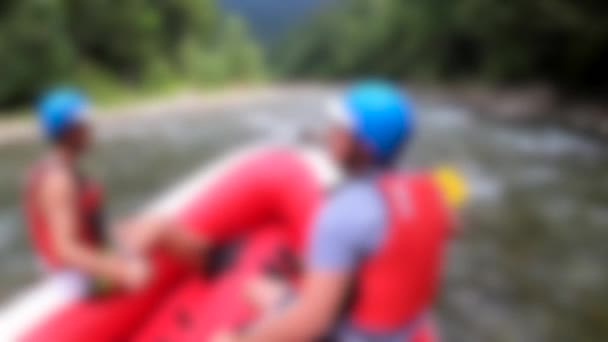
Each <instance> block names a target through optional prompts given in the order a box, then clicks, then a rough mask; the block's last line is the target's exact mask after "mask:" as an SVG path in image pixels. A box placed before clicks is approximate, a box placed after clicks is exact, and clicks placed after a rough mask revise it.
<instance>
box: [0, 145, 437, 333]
mask: <svg viewBox="0 0 608 342" xmlns="http://www.w3.org/2000/svg"><path fill="white" fill-rule="evenodd" d="M338 180H339V174H338V172H337V171H336V169H335V168H334V166H333V164H332V163H331V162H330V161H329V160H328V159H327V158H325V156H324V155H323V154H322V153H320V152H319V151H317V150H313V149H304V148H282V147H257V148H253V149H247V150H244V151H241V152H239V153H236V154H234V155H232V156H231V157H229V158H228V159H226V160H223V161H220V162H218V163H216V164H214V165H213V166H211V167H204V168H203V169H201V170H200V171H198V172H196V173H195V174H194V175H193V176H192V177H190V178H189V179H188V180H187V181H186V182H184V183H183V184H181V185H179V186H177V187H175V188H174V189H173V190H172V191H170V192H169V193H168V194H166V195H164V196H161V198H160V199H159V200H158V201H157V202H155V203H153V204H152V205H150V206H149V207H148V208H147V209H146V210H148V211H150V212H153V213H162V214H169V215H175V216H183V215H186V216H188V215H195V216H196V220H195V222H197V224H199V225H200V226H199V227H195V229H200V230H203V231H205V233H206V234H208V235H209V236H211V237H213V238H214V239H216V240H217V242H218V243H220V244H221V243H230V242H232V240H233V239H234V238H235V237H241V238H242V237H246V238H245V239H244V242H243V243H242V246H241V248H239V252H238V254H237V256H236V258H234V260H232V262H231V265H230V267H227V268H225V271H224V272H222V273H220V274H219V275H215V276H210V275H208V274H204V273H201V272H194V271H192V270H187V269H185V268H182V267H181V266H180V265H179V263H178V262H176V261H175V260H172V259H171V258H169V257H167V256H163V255H157V256H155V257H154V266H155V279H154V280H153V281H152V282H151V283H150V285H149V286H148V287H147V288H146V289H144V290H143V291H140V292H137V293H124V294H113V295H111V296H107V297H103V298H85V297H83V296H82V295H81V294H80V293H79V291H77V290H75V289H72V288H70V280H69V277H66V276H65V275H56V276H50V277H49V278H48V279H47V280H45V281H43V282H42V283H41V284H38V285H37V286H35V287H33V288H31V289H30V290H28V291H25V292H24V293H23V294H22V295H21V296H19V297H18V298H16V299H15V300H14V301H13V302H12V303H9V304H8V305H7V306H5V307H4V308H3V309H2V310H0V341H28V342H29V341H36V342H38V341H48V342H70V341H74V342H79V341H88V342H89V341H90V342H97V341H99V342H107V341H142V342H143V341H150V342H161V341H167V342H185V341H205V340H208V338H209V336H210V335H211V334H213V333H214V332H215V331H217V330H218V329H221V328H227V327H231V328H234V327H239V326H241V325H243V324H246V323H247V322H250V321H251V320H253V319H255V314H256V313H255V311H254V310H253V308H251V307H250V306H249V304H248V302H247V300H245V298H244V296H243V295H242V292H243V288H244V284H245V283H246V281H247V280H248V279H250V278H252V277H255V276H256V275H258V274H260V272H264V270H265V269H267V268H268V265H269V263H270V262H271V261H272V260H273V258H275V257H276V255H277V253H280V252H281V251H285V250H288V251H291V252H293V253H294V254H297V253H299V251H300V250H301V249H302V247H303V246H304V245H305V243H306V240H305V236H306V234H305V233H306V231H305V230H306V228H307V227H308V226H309V223H310V219H311V217H312V216H313V213H314V211H315V209H316V207H317V205H318V204H319V200H320V198H321V196H322V192H323V190H326V189H328V188H330V187H331V186H332V185H334V184H335V183H336V182H337V181H338ZM432 330H433V329H432V328H430V327H425V328H424V329H421V331H420V332H419V333H418V336H416V339H415V341H416V342H420V341H432V340H434V337H433V333H432Z"/></svg>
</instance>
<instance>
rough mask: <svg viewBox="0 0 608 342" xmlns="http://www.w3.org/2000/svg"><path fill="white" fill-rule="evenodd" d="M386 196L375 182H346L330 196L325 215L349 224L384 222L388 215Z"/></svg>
mask: <svg viewBox="0 0 608 342" xmlns="http://www.w3.org/2000/svg"><path fill="white" fill-rule="evenodd" d="M385 207H386V206H385V202H384V198H383V196H382V193H381V192H380V189H379V188H378V187H377V186H376V184H375V183H373V182H351V183H347V184H344V185H343V186H341V187H340V188H339V189H337V190H336V192H335V193H334V194H333V195H332V196H331V197H330V198H329V200H328V203H327V205H326V208H325V210H324V215H325V216H329V219H330V220H331V221H339V222H340V223H343V224H348V225H349V226H351V227H352V226H353V225H355V226H370V225H371V226H375V225H380V224H383V223H384V221H385V216H386V208H385Z"/></svg>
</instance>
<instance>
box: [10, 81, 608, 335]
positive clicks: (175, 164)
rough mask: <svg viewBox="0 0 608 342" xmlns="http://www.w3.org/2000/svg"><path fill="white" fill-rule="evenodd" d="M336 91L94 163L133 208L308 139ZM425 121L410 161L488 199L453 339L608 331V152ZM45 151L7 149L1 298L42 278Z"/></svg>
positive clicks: (576, 140)
mask: <svg viewBox="0 0 608 342" xmlns="http://www.w3.org/2000/svg"><path fill="white" fill-rule="evenodd" d="M326 95H327V94H325V93H316V92H310V93H300V94H292V95H290V96H285V97H283V98H281V99H280V100H276V101H271V102H268V103H264V104H260V105H258V106H256V107H255V108H251V107H248V108H233V109H230V110H226V111H225V112H222V113H219V112H218V113H213V114H217V115H190V114H188V115H184V116H183V117H182V116H181V115H168V116H165V117H158V118H154V119H150V120H148V121H147V122H145V123H137V124H136V123H133V122H126V123H125V124H121V125H113V127H104V128H103V129H102V130H101V132H100V134H99V135H100V144H99V145H98V146H97V147H96V151H95V152H96V156H95V158H94V159H93V160H90V161H89V165H88V166H89V168H90V169H91V170H92V172H93V173H96V174H98V175H99V176H100V177H101V178H102V179H103V181H104V182H105V184H106V185H107V186H108V197H109V198H111V199H112V202H111V203H109V208H108V211H109V212H110V213H112V214H115V215H117V214H121V213H126V212H128V211H130V210H132V209H135V208H137V207H138V205H139V204H141V203H143V202H144V200H145V199H149V198H151V197H152V196H153V195H155V194H157V193H158V192H159V191H160V190H161V189H163V188H166V187H167V186H169V185H170V184H172V183H173V182H174V181H175V180H176V179H178V178H179V177H180V176H182V175H184V174H187V173H188V171H190V170H192V169H193V168H194V167H195V166H197V165H200V163H201V162H202V161H205V160H211V159H212V158H213V157H216V156H218V155H220V154H221V153H223V152H225V151H227V150H229V149H230V148H231V147H233V146H237V145H239V144H242V143H244V142H247V141H251V140H254V139H256V138H262V137H268V136H270V137H273V138H274V139H278V140H289V139H295V138H296V136H298V135H299V133H298V129H297V127H301V126H307V127H314V126H317V125H318V124H319V120H318V119H319V116H318V115H316V114H315V113H317V112H318V111H319V107H318V106H317V103H318V102H319V101H320V100H321V99H323V98H325V96H326ZM195 114H196V113H195ZM420 124H421V130H420V134H419V135H418V140H417V142H416V144H415V146H414V147H413V150H412V151H411V153H410V165H435V164H437V163H449V164H455V165H457V166H460V167H462V168H463V169H464V170H465V171H466V172H467V174H468V175H469V176H470V177H471V178H472V186H473V191H474V195H475V198H476V199H477V200H476V201H475V202H474V203H473V204H472V206H471V207H470V208H469V209H468V210H467V212H466V213H465V217H464V221H465V222H464V223H465V224H464V225H465V226H466V228H467V230H466V232H465V234H464V235H463V236H461V237H460V238H459V240H458V241H457V243H456V244H455V245H454V247H453V248H452V250H451V252H450V254H449V256H448V259H449V262H448V266H447V272H446V280H445V283H444V291H443V294H442V298H441V300H440V303H439V310H438V311H439V313H440V319H441V322H442V327H443V329H444V336H445V337H446V340H447V341H487V340H496V341H544V340H557V341H573V340H579V341H589V340H593V341H596V340H606V339H608V315H607V313H606V312H607V311H606V309H605V308H606V303H607V300H606V295H605V292H606V289H607V288H608V270H606V268H605V267H604V266H603V265H605V264H606V263H607V262H608V249H606V248H605V246H603V245H604V244H605V241H608V229H606V227H608V210H607V203H608V152H607V151H606V149H605V147H602V146H601V145H599V144H598V143H596V142H593V141H591V140H587V139H584V138H581V137H577V136H574V135H571V134H569V133H567V132H564V131H562V130H561V129H559V128H557V127H555V126H552V125H551V124H535V125H533V126H527V127H513V126H505V125H501V124H497V123H493V122H488V121H483V120H480V119H479V118H477V117H475V116H472V115H470V113H467V112H466V111H463V110H461V109H458V108H451V107H445V106H439V105H436V104H433V103H426V104H423V105H422V108H421V117H420ZM38 148H39V147H38V146H37V144H34V143H19V144H13V145H5V146H0V160H1V162H0V163H1V164H0V165H1V167H0V272H1V273H2V275H3V276H2V279H1V280H0V299H2V298H3V299H5V298H7V297H8V296H9V295H10V294H11V293H14V292H15V291H17V290H18V289H19V288H20V287H21V286H22V285H23V284H25V283H29V282H30V281H32V280H33V279H34V278H35V266H34V264H35V262H34V258H33V257H32V255H31V253H30V250H29V246H28V244H27V239H26V234H25V230H24V228H23V226H22V223H21V219H20V216H19V210H18V202H17V200H18V187H19V182H20V177H21V176H22V173H23V172H24V170H25V167H26V164H27V162H28V161H30V160H31V158H32V157H33V156H35V155H36V152H37V150H38Z"/></svg>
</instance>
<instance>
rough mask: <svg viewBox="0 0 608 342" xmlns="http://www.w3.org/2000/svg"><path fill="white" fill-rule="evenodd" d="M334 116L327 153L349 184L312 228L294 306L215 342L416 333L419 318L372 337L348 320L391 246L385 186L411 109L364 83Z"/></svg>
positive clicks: (392, 337)
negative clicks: (369, 270)
mask: <svg viewBox="0 0 608 342" xmlns="http://www.w3.org/2000/svg"><path fill="white" fill-rule="evenodd" d="M331 112H332V115H333V116H334V117H333V118H334V121H333V123H334V124H333V125H332V126H331V127H330V132H329V134H328V150H329V152H330V154H331V155H332V156H333V157H334V159H335V160H336V161H337V162H338V163H339V165H340V166H341V167H342V169H343V170H344V173H345V174H346V179H345V181H344V182H343V184H341V185H340V186H339V188H337V189H336V190H335V191H334V192H333V194H331V196H330V198H329V199H328V200H327V202H326V203H325V205H324V206H323V208H322V210H321V212H320V213H319V215H318V217H317V220H316V222H315V224H314V227H312V232H311V234H312V237H311V239H310V246H309V249H308V253H307V256H306V264H305V271H304V275H303V281H302V284H301V287H300V288H299V290H298V294H297V296H296V298H295V300H293V301H292V302H291V303H289V305H287V307H285V308H283V309H282V310H280V312H279V313H277V314H275V315H272V316H271V317H269V318H268V319H265V320H263V321H262V322H260V323H259V324H258V325H257V326H256V327H255V328H254V329H251V330H249V331H247V332H246V333H245V334H233V333H224V334H220V335H218V336H216V338H215V339H214V342H228V341H241V342H242V341H247V342H250V341H259V342H268V341H272V342H274V341H289V342H291V341H311V340H319V339H322V338H323V337H324V336H327V335H328V334H330V335H331V337H330V339H331V340H333V341H345V342H350V341H353V342H358V341H361V342H368V341H369V342H371V341H374V342H404V341H407V340H408V339H409V338H410V335H411V334H412V332H413V331H415V330H416V328H417V327H418V326H419V324H418V322H419V321H420V320H419V319H418V318H415V319H407V320H406V319H404V321H403V322H402V324H399V327H397V328H395V329H382V330H381V331H379V330H375V331H370V330H366V329H365V328H363V327H361V326H358V324H357V323H356V322H354V321H351V320H350V317H351V315H349V314H348V313H345V312H344V308H345V307H347V306H348V305H347V304H348V298H349V297H350V296H351V295H352V294H353V293H352V290H353V288H354V287H356V285H358V284H355V282H356V281H358V280H359V277H358V274H359V273H360V272H361V270H362V268H363V266H364V265H365V263H366V262H367V261H368V260H370V259H371V256H373V255H375V254H377V252H378V251H379V250H381V249H383V248H385V244H384V242H385V240H386V239H388V238H389V232H390V230H389V229H390V226H391V222H389V209H388V207H389V206H388V203H387V202H386V199H385V194H384V193H383V192H382V190H381V189H380V179H381V178H384V175H386V174H388V173H390V169H391V164H392V162H393V161H394V159H395V158H396V157H397V155H398V154H399V152H400V150H401V147H402V146H403V145H406V143H407V141H408V140H409V137H410V135H411V133H412V130H413V117H412V116H413V115H412V109H411V107H410V103H409V101H408V100H407V98H404V97H403V96H402V95H401V93H400V92H399V91H398V90H397V89H396V88H393V87H392V86H390V85H387V84H385V83H365V84H362V85H360V86H356V87H353V88H352V89H351V90H350V91H348V92H347V93H346V95H345V96H344V97H343V98H342V99H340V100H339V101H338V102H336V103H335V104H334V105H333V106H332V108H331ZM405 198H407V196H405ZM405 204H406V205H407V203H405ZM391 236H392V235H391ZM389 277H390V275H389ZM388 281H389V282H390V281H391V280H390V279H389V280H388ZM397 288H398V287H397ZM355 295H356V294H355ZM422 314H423V312H421V315H422ZM399 317H400V316H399Z"/></svg>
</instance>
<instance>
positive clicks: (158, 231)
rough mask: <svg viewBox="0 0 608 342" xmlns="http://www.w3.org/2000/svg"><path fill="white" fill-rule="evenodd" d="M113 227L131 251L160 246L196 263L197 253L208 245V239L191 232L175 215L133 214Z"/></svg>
mask: <svg viewBox="0 0 608 342" xmlns="http://www.w3.org/2000/svg"><path fill="white" fill-rule="evenodd" d="M116 229H117V234H116V239H117V240H118V241H117V242H118V244H119V245H120V246H122V248H123V249H125V250H127V251H129V252H130V253H134V254H146V253H148V252H149V251H150V250H152V249H158V248H160V249H163V250H166V251H168V252H170V253H171V254H172V255H175V256H178V257H180V258H182V259H183V260H184V261H190V262H192V263H193V264H198V263H199V262H200V260H199V259H200V256H201V255H202V254H203V252H204V251H205V250H206V249H207V247H208V246H209V242H208V241H207V240H206V239H205V238H204V237H202V236H200V234H195V233H193V232H192V230H191V229H187V228H186V227H183V226H182V225H181V224H180V223H179V222H178V221H177V220H176V219H174V218H171V217H167V216H153V215H152V216H151V215H142V216H137V217H133V218H131V219H128V220H127V221H125V222H123V223H122V224H120V225H119V226H118V227H116Z"/></svg>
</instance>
